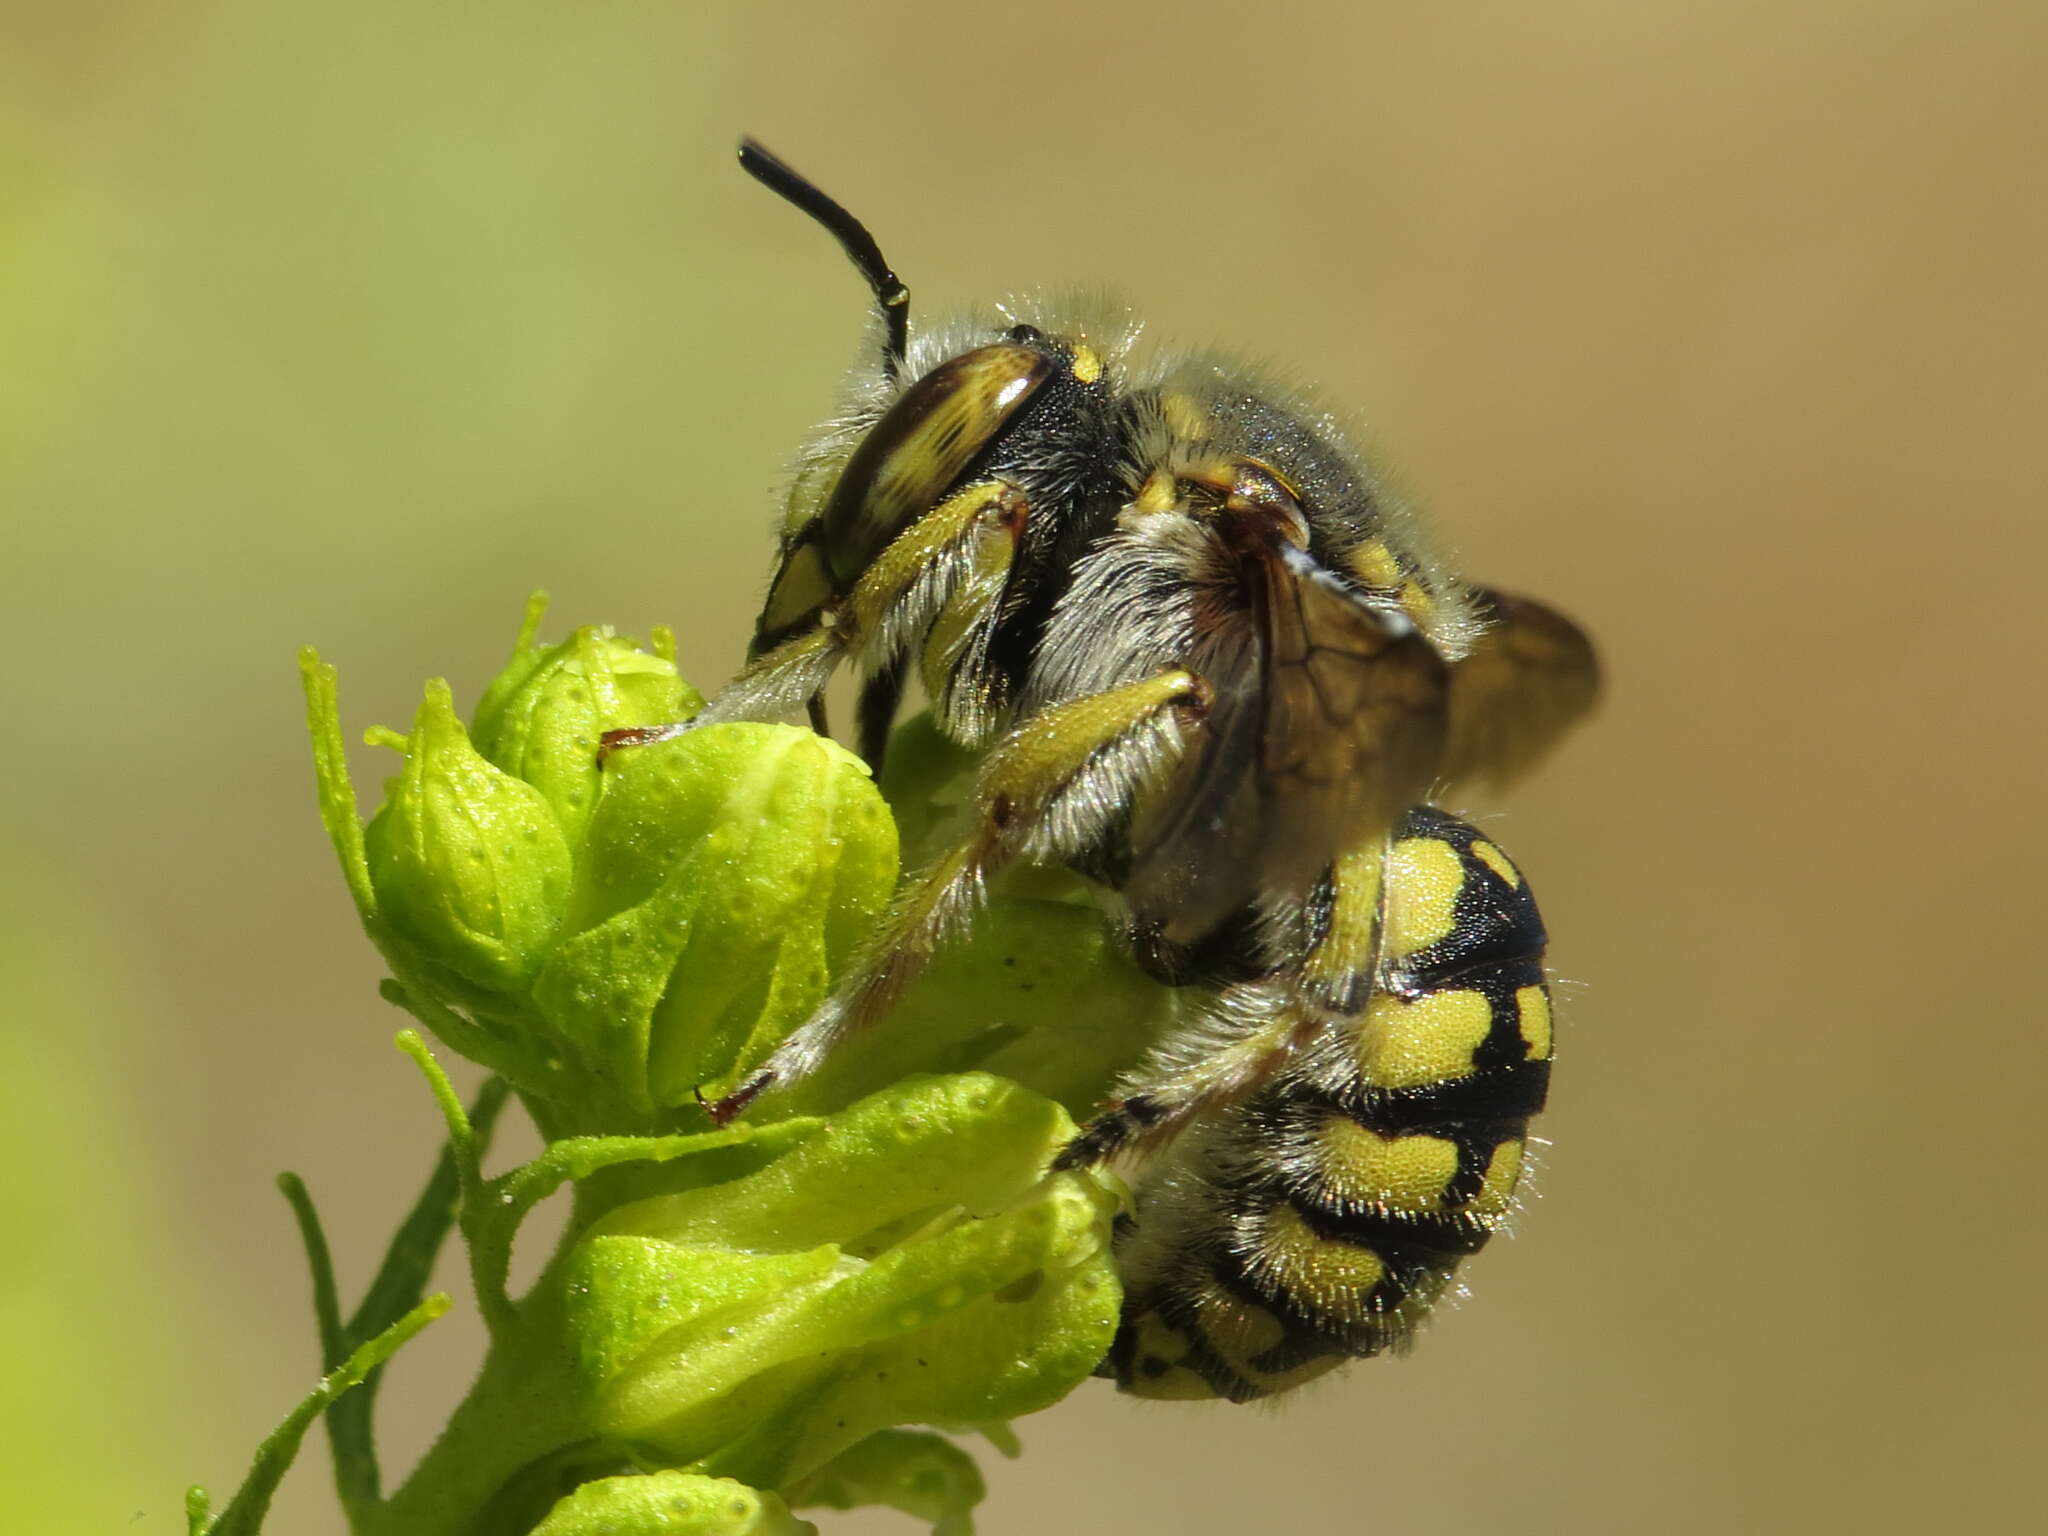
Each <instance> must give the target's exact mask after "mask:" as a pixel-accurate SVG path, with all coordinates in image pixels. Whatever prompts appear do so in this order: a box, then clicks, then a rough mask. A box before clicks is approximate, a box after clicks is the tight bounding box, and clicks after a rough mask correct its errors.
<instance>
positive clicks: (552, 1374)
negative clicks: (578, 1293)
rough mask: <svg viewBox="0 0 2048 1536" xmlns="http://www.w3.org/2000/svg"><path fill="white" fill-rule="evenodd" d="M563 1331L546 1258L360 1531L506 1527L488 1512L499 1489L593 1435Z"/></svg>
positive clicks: (446, 1533)
mask: <svg viewBox="0 0 2048 1536" xmlns="http://www.w3.org/2000/svg"><path fill="white" fill-rule="evenodd" d="M563 1339H564V1330H563V1323H562V1309H561V1287H560V1283H559V1281H558V1279H557V1277H556V1275H555V1272H554V1267H553V1266H550V1270H549V1273H548V1274H546V1275H544V1276H543V1277H542V1278H541V1281H540V1283H539V1284H537V1285H536V1286H535V1287H534V1288H533V1291H532V1292H531V1294H530V1295H529V1296H528V1297H527V1298H526V1300H525V1301H524V1302H522V1303H520V1305H519V1306H518V1308H517V1309H516V1311H515V1313H514V1315H513V1316H512V1318H511V1319H510V1320H509V1323H508V1326H506V1328H505V1329H504V1330H503V1331H502V1332H501V1333H499V1334H498V1335H497V1337H496V1338H495V1339H494V1340H493V1341H492V1344H491V1347H490V1352H489V1353H488V1354H487V1355H486V1356H485V1357H484V1365H483V1370H482V1371H481V1372H479V1373H478V1375H477V1379H476V1382H475V1384H474V1385H472V1386H471V1387H470V1389H469V1395H468V1396H467V1397H465V1398H464V1399H463V1400H462V1403H461V1406H459V1407H458V1408H457V1409H456V1410H455V1413H454V1415H453V1416H452V1417H451V1418H450V1419H449V1421H448V1427H447V1428H446V1429H445V1430H443V1431H442V1433H441V1438H440V1439H438V1440H436V1441H435V1442H434V1445H433V1448H432V1449H431V1450H429V1451H428V1452H427V1454H426V1455H425V1457H423V1458H422V1459H421V1461H420V1464H419V1465H418V1466H417V1467H415V1468H414V1469H413V1471H412V1474H411V1475H410V1476H409V1477H407V1478H406V1480H405V1482H404V1484H403V1485H402V1486H401V1487H400V1488H399V1489H398V1490H397V1491H396V1492H395V1493H393V1494H392V1496H391V1497H390V1499H389V1500H388V1501H386V1502H385V1503H383V1504H381V1505H378V1506H376V1507H375V1508H373V1509H370V1510H366V1511H364V1512H363V1514H362V1516H361V1517H360V1518H359V1519H358V1520H357V1521H356V1522H355V1536H501V1533H500V1531H499V1530H498V1528H497V1527H496V1526H495V1524H494V1523H492V1522H490V1521H489V1519H488V1517H487V1515H486V1513H485V1512H486V1511H487V1509H488V1507H489V1506H490V1504H491V1502H492V1499H493V1496H494V1495H496V1494H497V1493H498V1492H499V1491H500V1490H501V1489H502V1488H504V1487H505V1486H506V1485H507V1484H509V1483H511V1482H512V1481H513V1480H514V1479H515V1478H516V1477H518V1475H519V1474H520V1473H521V1472H522V1471H523V1470H524V1469H525V1468H527V1467H529V1466H531V1465H532V1464H534V1463H535V1462H538V1461H541V1460H544V1459H545V1458H547V1457H549V1456H553V1455H556V1454H559V1453H560V1452H562V1451H563V1450H565V1449H567V1448H569V1447H570V1446H573V1445H575V1444H577V1443H578V1442H580V1441H582V1440H585V1439H587V1438H588V1435H589V1431H588V1429H587V1427H586V1426H585V1425H584V1424H583V1423H582V1416H581V1414H580V1413H579V1412H578V1408H579V1405H580V1403H581V1393H580V1390H579V1388H578V1386H577V1383H576V1380H575V1374H574V1371H573V1370H572V1368H571V1365H570V1361H569V1358H568V1355H567V1353H566V1352H565V1347H564V1343H563ZM531 1523H532V1522H531V1520H527V1521H526V1522H524V1523H522V1524H519V1525H517V1526H516V1527H514V1529H516V1530H517V1531H520V1532H523V1531H525V1530H526V1529H527V1528H528V1527H529V1526H530V1525H531ZM507 1536H509V1533H507Z"/></svg>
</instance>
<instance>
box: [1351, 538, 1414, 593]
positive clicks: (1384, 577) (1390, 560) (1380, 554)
mask: <svg viewBox="0 0 2048 1536" xmlns="http://www.w3.org/2000/svg"><path fill="white" fill-rule="evenodd" d="M1346 558H1347V559H1348V560H1349V561H1350V563H1351V573H1352V575H1354V576H1356V577H1357V578H1358V579H1359V580H1360V581H1362V582H1364V583H1365V584H1366V585H1367V586H1368V587H1378V588H1380V589H1381V590H1383V591H1387V592H1391V591H1393V589H1394V588H1396V587H1398V586H1400V585H1401V562H1400V561H1399V560H1396V559H1395V558H1394V552H1393V551H1392V550H1391V549H1389V548H1387V546H1386V545H1385V544H1383V543H1381V542H1380V541H1379V540H1378V539H1368V540H1367V541H1366V542H1365V543H1363V544H1361V545H1359V546H1358V548H1356V549H1354V550H1353V551H1351V553H1350V554H1349V555H1348V556H1347V557H1346Z"/></svg>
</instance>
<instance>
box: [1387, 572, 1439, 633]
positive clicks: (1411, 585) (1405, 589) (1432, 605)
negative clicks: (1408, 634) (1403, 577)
mask: <svg viewBox="0 0 2048 1536" xmlns="http://www.w3.org/2000/svg"><path fill="white" fill-rule="evenodd" d="M1394 596H1395V598H1396V600H1397V601H1398V602H1399V603H1400V604H1401V611H1402V612H1403V613H1405V614H1407V615H1408V617H1409V618H1411V619H1413V620H1414V621H1415V622H1416V624H1417V625H1418V626H1419V627H1420V628H1422V629H1424V630H1427V629H1428V628H1429V621H1430V620H1431V619H1433V618H1435V617H1436V598H1435V597H1433V596H1432V595H1431V594H1430V593H1428V592H1426V591H1425V590H1423V588H1422V587H1421V585H1420V584H1419V583H1416V582H1412V581H1404V582H1402V583H1401V590H1400V591H1399V592H1397V593H1395V594H1394Z"/></svg>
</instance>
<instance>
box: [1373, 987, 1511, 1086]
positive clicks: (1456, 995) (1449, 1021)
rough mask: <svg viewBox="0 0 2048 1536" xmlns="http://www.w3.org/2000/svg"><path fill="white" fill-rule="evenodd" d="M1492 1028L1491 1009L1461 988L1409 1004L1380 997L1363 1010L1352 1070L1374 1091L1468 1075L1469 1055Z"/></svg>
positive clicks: (1383, 994) (1449, 1079)
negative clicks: (1355, 1069) (1357, 1050)
mask: <svg viewBox="0 0 2048 1536" xmlns="http://www.w3.org/2000/svg"><path fill="white" fill-rule="evenodd" d="M1492 1027H1493V1008H1492V1005H1491V1004H1489V1003H1488V1002H1487V1000H1486V998H1485V996H1484V995H1483V994H1481V993H1478V992H1474V991H1472V990H1470V989H1469V988H1465V987H1452V988H1447V989H1446V990H1444V991H1442V992H1432V993H1430V994H1429V995H1428V996H1426V997H1419V998H1416V999H1415V1000H1414V1001H1413V1002H1403V1001H1402V1000H1401V999H1400V998H1398V997H1395V996H1393V995H1391V994H1388V993H1381V994H1380V995H1379V996H1377V997H1375V998H1374V999H1373V1000H1372V1003H1371V1005H1370V1006H1369V1007H1368V1008H1367V1009H1366V1015H1365V1028H1364V1029H1363V1030H1361V1031H1360V1032H1359V1052H1358V1056H1359V1061H1358V1068H1359V1071H1360V1072H1361V1073H1363V1074H1364V1077H1365V1080H1366V1081H1367V1082H1368V1083H1370V1084H1372V1086H1373V1087H1375V1088H1420V1087H1422V1086H1423V1085H1424V1084H1426V1083H1447V1082H1451V1081H1453V1080H1454V1079H1457V1078H1460V1077H1469V1076H1471V1074H1472V1070H1473V1067H1472V1053H1473V1052H1474V1051H1476V1050H1477V1049H1478V1048H1479V1045H1480V1042H1481V1041H1483V1040H1485V1038H1486V1036H1487V1032H1488V1031H1489V1030H1490V1029H1492Z"/></svg>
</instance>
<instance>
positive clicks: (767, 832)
mask: <svg viewBox="0 0 2048 1536" xmlns="http://www.w3.org/2000/svg"><path fill="white" fill-rule="evenodd" d="M895 882H896V829H895V824H894V823H893V822H892V821H891V820H890V818H889V812H888V808H887V806H885V805H884V804H883V803H882V798H881V796H880V795H879V794H877V793H876V791H875V787H874V784H873V782H872V781H871V780H870V779H869V777H868V773H867V768H866V765H865V764H863V763H862V762H861V761H860V759H859V758H857V757H855V756H854V755H853V754H852V753H850V752H847V751H846V750H844V749H843V748H841V747H839V746H837V745H835V744H834V743H832V742H830V741H826V740H824V739H822V738H820V737H817V736H814V735H812V734H811V733H810V732H809V731H805V730H800V729H797V728H796V727H793V726H780V725H720V726H710V727H707V728H706V729H704V730H701V731H692V732H689V733H687V734H685V735H683V736H680V737H677V738H674V739H672V740H670V741H665V742H657V743H655V744H653V745H651V746H646V747H636V748H634V749H632V750H630V751H627V752H621V753H619V754H616V755H615V756H614V757H613V758H612V759H611V760H610V761H609V762H608V763H607V764H606V766H605V792H604V798H603V800H602V801H601V802H600V803H599V805H598V808H597V812H596V814H595V815H594V816H593V817H592V818H591V821H590V826H589V830H588V832H587V833H586V835H585V838H584V843H583V847H582V850H581V852H580V855H579V857H578V859H577V863H576V875H575V882H574V886H573V888H572V890H571V892H570V896H569V901H568V912H567V918H566V921H565V924H564V929H563V937H562V938H561V940H560V942H559V944H558V945H557V947H556V949H555V951H554V953H553V954H552V956H551V957H550V959H549V961H548V963H547V966H546V967H545V969H544V970H543V971H542V973H541V975H540V977H539V978H538V980H537V982H536V985H535V989H534V998H535V1003H536V1005H537V1007H538V1008H539V1010H540V1011H541V1012H542V1013H543V1014H544V1015H545V1017H546V1018H547V1020H548V1023H549V1026H550V1028H551V1029H552V1030H553V1031H554V1032H555V1033H556V1034H557V1035H558V1037H559V1038H561V1039H562V1040H563V1041H565V1042H566V1043H567V1044H568V1045H569V1046H571V1047H572V1048H573V1049H574V1050H575V1051H576V1052H577V1054H578V1056H579V1058H580V1060H581V1061H582V1062H583V1063H584V1065H585V1068H586V1070H587V1071H588V1072H589V1073H590V1074H591V1076H592V1077H593V1078H595V1079H597V1080H600V1081H602V1082H603V1083H604V1084H606V1086H607V1088H608V1090H609V1091H610V1092H611V1093H612V1094H614V1095H615V1096H616V1097H617V1098H619V1099H621V1100H623V1101H624V1102H626V1103H628V1104H631V1105H633V1106H635V1107H636V1108H638V1109H639V1110H641V1111H642V1112H646V1111H649V1110H660V1109H665V1108H669V1107H673V1106H676V1105H682V1104H688V1103H690V1102H691V1101H692V1099H693V1096H694V1094H695V1093H696V1092H697V1090H698V1089H699V1088H702V1089H703V1090H704V1091H705V1092H706V1093H712V1092H715V1091H718V1090H720V1089H722V1088H723V1087H724V1086H726V1085H728V1084H729V1083H730V1082H731V1081H732V1080H733V1079H734V1078H735V1077H736V1076H737V1075H738V1073H739V1071H740V1070H741V1069H742V1068H743V1067H744V1066H747V1065H749V1064H751V1063H752V1062H754V1061H756V1060H758V1059H759V1058H760V1057H761V1056H762V1055H764V1054H765V1053H766V1052H767V1051H768V1050H769V1049H770V1048H771V1047H772V1046H774V1045H775V1043H776V1042H777V1041H779V1040H780V1039H781V1038H782V1037H783V1036H784V1035H785V1034H787V1033H788V1032H789V1030H790V1029H792V1028H794V1027H795V1025H796V1024H798V1023H799V1022H801V1021H802V1019H803V1018H804V1017H805V1016H806V1015H807V1014H809V1013H810V1011H811V1010H812V1009H813V1008H814V1007H816V1006H817V1004H818V1002H819V1001H820V1000H821V999H822V998H823V997H824V995H825V991H826V988H827V986H828V984H829V982H830V979H831V976H832V973H833V971H834V970H835V969H836V968H837V967H838V966H839V965H840V964H842V963H843V962H844V960H845V958H846V956H847V955H848V954H849V952H850V951H851V950H852V948H853V946H854V944H855V943H856V942H857V941H858V940H859V938H860V937H861V936H862V935H863V934H865V933H866V932H867V930H868V929H869V927H870V926H871V925H872V924H873V922H874V920H875V918H876V916H877V915H878V914H879V913H880V911H881V910H882V907H883V905H884V903H886V902H887V900H888V898H889V895H890V892H891V891H892V890H893V889H894V887H895ZM763 1108H764V1110H765V1109H766V1108H767V1106H765V1105H764V1106H763Z"/></svg>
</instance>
